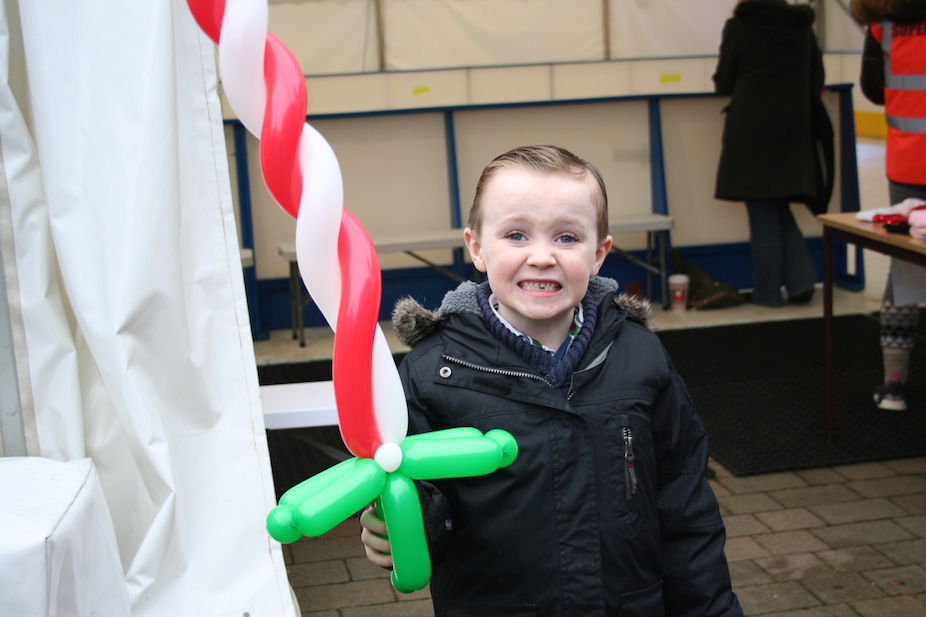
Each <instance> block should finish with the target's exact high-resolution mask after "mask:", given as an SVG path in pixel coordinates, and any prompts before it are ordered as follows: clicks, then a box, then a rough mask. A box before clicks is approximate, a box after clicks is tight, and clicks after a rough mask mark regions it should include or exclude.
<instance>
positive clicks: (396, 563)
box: [378, 472, 431, 593]
mask: <svg viewBox="0 0 926 617" xmlns="http://www.w3.org/2000/svg"><path fill="white" fill-rule="evenodd" d="M380 499H381V501H380V502H378V505H380V507H382V509H383V516H384V519H385V521H386V528H387V529H388V530H389V543H390V546H391V547H392V563H393V570H392V584H393V586H394V587H395V588H396V590H397V591H399V592H401V593H410V592H412V591H417V590H419V589H422V588H423V587H424V586H425V585H427V584H428V581H429V580H430V579H431V559H430V555H429V553H428V543H427V540H426V539H425V534H424V518H423V517H422V514H421V501H420V500H419V499H418V489H417V488H415V483H414V482H412V481H411V479H409V478H408V477H406V476H404V475H402V474H401V473H398V472H396V473H391V474H389V478H388V479H387V480H386V486H385V488H384V489H383V492H382V495H381V496H380Z"/></svg>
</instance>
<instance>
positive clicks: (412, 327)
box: [392, 276, 655, 347]
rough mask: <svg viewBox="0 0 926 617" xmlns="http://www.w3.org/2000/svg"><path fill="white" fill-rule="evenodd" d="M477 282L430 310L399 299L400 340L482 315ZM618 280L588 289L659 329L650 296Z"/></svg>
mask: <svg viewBox="0 0 926 617" xmlns="http://www.w3.org/2000/svg"><path fill="white" fill-rule="evenodd" d="M476 287H477V285H476V283H473V282H472V281H467V282H465V283H461V284H460V285H459V286H458V287H457V288H456V289H454V290H452V291H449V292H447V295H445V296H444V300H443V302H441V305H440V308H439V309H437V310H436V311H430V310H428V309H426V308H424V307H423V306H421V304H419V303H418V301H416V300H415V299H414V298H411V297H406V298H403V299H401V300H399V301H398V302H396V305H395V309H394V310H393V311H392V325H393V327H394V328H395V332H396V335H397V336H398V338H399V341H400V342H401V343H402V344H403V345H406V346H408V347H415V345H417V344H418V343H420V342H421V341H422V340H424V339H425V338H427V337H428V336H430V335H431V334H433V333H434V332H435V331H436V330H437V328H438V327H439V326H440V324H441V322H443V321H444V320H446V318H447V317H449V316H450V315H453V314H461V313H471V314H475V315H480V316H481V315H482V309H480V308H479V301H478V300H477V298H476ZM617 288H618V286H617V282H616V281H614V280H612V279H609V278H605V277H602V276H596V277H593V278H591V279H589V284H588V289H589V291H590V292H592V297H593V298H594V299H595V302H596V303H600V302H601V300H603V299H604V298H605V297H607V296H614V302H615V303H616V304H617V305H618V306H619V307H621V308H623V309H624V310H626V311H627V318H628V319H630V320H631V321H635V322H638V323H640V324H642V325H644V326H646V327H647V328H648V329H649V330H655V319H654V317H653V309H652V306H651V305H650V303H649V301H648V300H645V299H642V298H639V297H637V296H628V295H626V294H619V295H617V296H615V295H614V294H615V293H616V292H617Z"/></svg>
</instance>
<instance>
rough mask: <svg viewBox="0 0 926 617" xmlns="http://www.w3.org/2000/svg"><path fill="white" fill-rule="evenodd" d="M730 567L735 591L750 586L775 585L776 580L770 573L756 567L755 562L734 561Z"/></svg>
mask: <svg viewBox="0 0 926 617" xmlns="http://www.w3.org/2000/svg"><path fill="white" fill-rule="evenodd" d="M729 566H730V580H731V581H732V582H733V591H736V590H737V589H738V588H740V587H748V586H750V585H764V584H766V583H774V582H775V579H773V578H772V577H771V576H769V574H768V572H766V571H765V570H763V569H762V568H760V567H759V566H757V565H756V562H755V561H748V560H747V561H734V562H731V563H730V564H729Z"/></svg>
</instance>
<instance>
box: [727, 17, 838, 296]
mask: <svg viewBox="0 0 926 617" xmlns="http://www.w3.org/2000/svg"><path fill="white" fill-rule="evenodd" d="M814 17H815V14H814V11H813V9H811V8H810V7H808V6H806V5H790V4H788V3H787V2H786V0H740V1H739V3H738V4H737V5H736V8H735V9H734V11H733V17H732V18H731V19H729V20H727V23H726V24H725V25H724V29H723V39H722V42H721V46H720V58H719V61H718V63H717V71H716V73H715V74H714V77H713V79H714V86H715V89H716V91H717V93H718V94H722V95H727V96H731V97H732V98H731V100H730V104H729V105H728V106H727V107H726V109H725V110H724V111H725V113H726V119H725V122H724V130H723V144H722V145H723V148H722V151H721V155H720V165H719V167H718V170H717V185H716V192H715V197H716V198H717V199H726V200H730V201H744V202H746V208H747V212H748V214H749V236H750V244H751V250H752V276H753V281H752V283H753V294H752V298H753V302H756V303H757V304H762V305H765V306H783V305H784V304H785V300H784V298H783V297H782V295H781V287H782V286H784V287H785V288H786V290H787V292H788V300H789V301H790V302H808V301H810V299H811V297H812V296H813V289H814V283H816V281H817V272H816V268H815V267H814V264H813V261H812V260H811V258H810V253H809V252H808V250H807V245H806V244H805V242H804V238H803V236H802V235H801V232H800V229H798V227H797V223H796V222H795V220H794V217H793V215H792V214H791V210H790V202H792V201H807V200H808V199H809V198H812V197H814V196H815V194H816V188H815V176H814V162H813V161H814V159H813V147H814V146H813V139H812V135H811V125H810V118H811V105H810V102H811V93H812V92H818V91H819V90H820V89H821V88H822V87H823V79H824V72H823V56H822V54H821V53H820V49H819V47H818V46H817V39H816V37H815V36H814V33H813V29H812V25H813V21H814Z"/></svg>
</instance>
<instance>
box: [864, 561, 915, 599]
mask: <svg viewBox="0 0 926 617" xmlns="http://www.w3.org/2000/svg"><path fill="white" fill-rule="evenodd" d="M862 575H863V576H864V577H865V578H867V579H868V580H870V581H871V582H873V583H874V584H875V585H877V586H878V587H880V588H881V589H882V590H883V591H884V593H886V594H887V595H889V596H902V595H911V594H917V593H923V592H926V570H924V569H923V568H922V567H921V566H903V567H901V568H887V569H886V570H869V571H867V572H862Z"/></svg>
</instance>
